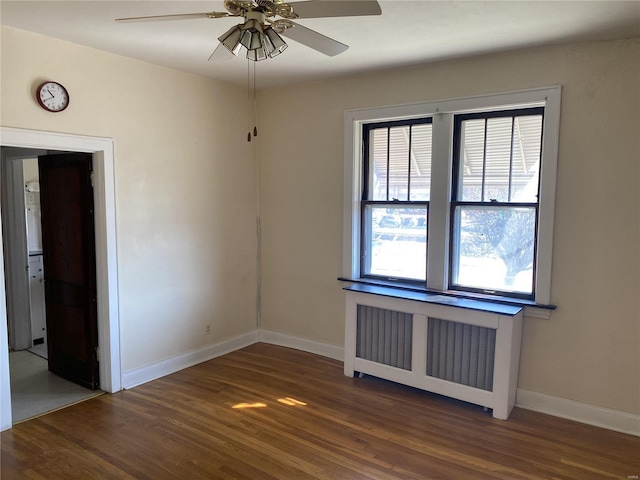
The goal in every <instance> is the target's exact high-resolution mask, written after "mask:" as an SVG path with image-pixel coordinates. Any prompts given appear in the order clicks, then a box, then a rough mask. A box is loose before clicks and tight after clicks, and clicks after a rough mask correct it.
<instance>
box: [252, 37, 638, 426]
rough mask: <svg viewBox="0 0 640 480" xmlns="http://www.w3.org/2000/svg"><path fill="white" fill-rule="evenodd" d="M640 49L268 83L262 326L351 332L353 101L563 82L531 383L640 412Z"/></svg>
mask: <svg viewBox="0 0 640 480" xmlns="http://www.w3.org/2000/svg"><path fill="white" fill-rule="evenodd" d="M639 59H640V42H639V40H638V39H633V40H623V41H613V42H602V43H590V44H575V45H567V46H559V47H546V48H535V49H529V50H523V51H514V52H509V53H503V54H495V55H487V56H482V57H474V58H467V59H460V60H454V61H447V62H441V63H435V64H431V65H425V66H420V67H414V68H407V69H403V70H391V71H381V72H377V73H371V74H367V75H362V76H353V77H348V78H342V79H337V80H333V81H325V82H318V83H310V84H305V85H297V86H289V87H286V88H273V89H269V90H267V91H263V92H261V95H260V98H259V104H258V108H259V123H260V126H261V141H260V178H261V185H260V187H261V198H260V202H261V212H262V215H261V218H262V313H261V319H262V327H263V328H265V329H267V330H271V331H277V332H282V333H288V334H292V335H296V336H299V337H303V338H306V339H311V340H315V341H319V342H325V343H330V344H334V345H341V344H342V343H343V337H344V320H343V317H344V295H343V292H342V291H341V286H342V285H341V284H340V283H339V282H337V281H336V278H337V277H339V276H340V274H341V271H342V243H341V241H342V211H343V206H342V199H343V197H342V192H343V113H344V111H345V110H347V109H353V108H365V107H375V106H382V105H393V104H403V103H414V102H419V101H431V100H438V99H449V98H456V97H464V96H472V95H481V94H489V93H497V92H509V91H516V90H523V89H528V88H534V87H543V86H550V85H557V84H561V85H562V87H563V88H562V112H561V126H560V150H559V160H558V183H557V202H556V216H555V234H554V264H553V270H552V295H551V297H552V302H553V303H555V304H557V305H558V309H557V311H555V312H553V313H552V314H551V318H550V319H548V320H542V319H537V318H527V319H525V328H524V343H523V349H522V359H521V363H520V365H521V368H520V378H519V387H520V388H521V389H525V390H528V391H533V392H538V393H542V394H547V395H552V396H555V397H560V398H564V399H570V400H575V401H578V402H583V403H586V404H590V405H595V406H601V407H607V408H610V409H614V410H619V411H624V412H630V413H634V414H638V413H640V349H638V347H637V345H638V342H639V340H640V320H639V318H640V314H639V312H640V310H639V307H640V304H639V300H638V298H639V296H638V292H639V291H640V257H639V250H640V249H639V248H638V246H639V245H640V235H639V225H640V217H639V215H638V209H639V206H640V199H639V180H640V172H639V162H640V160H639V159H640V143H639V142H638V132H639V131H640V88H639V85H640V60H639ZM276 126H277V131H276ZM283 131H284V132H287V135H286V141H285V145H286V148H282V145H281V139H282V135H281V134H280V132H283Z"/></svg>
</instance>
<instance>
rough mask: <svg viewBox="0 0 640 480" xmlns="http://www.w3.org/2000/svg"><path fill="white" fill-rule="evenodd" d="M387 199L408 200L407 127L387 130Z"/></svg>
mask: <svg viewBox="0 0 640 480" xmlns="http://www.w3.org/2000/svg"><path fill="white" fill-rule="evenodd" d="M389 144H390V146H389V198H388V200H401V201H403V200H408V199H409V198H408V192H407V188H408V186H409V127H408V126H404V127H394V128H390V129H389Z"/></svg>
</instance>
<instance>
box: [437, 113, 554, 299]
mask: <svg viewBox="0 0 640 480" xmlns="http://www.w3.org/2000/svg"><path fill="white" fill-rule="evenodd" d="M543 117H544V108H543V107H538V108H530V109H520V110H511V111H502V112H488V113H484V112H483V113H473V114H467V115H455V116H454V126H453V140H454V150H453V151H454V157H453V174H452V180H453V188H452V192H453V195H452V199H451V215H450V219H451V248H450V250H449V252H450V258H449V268H450V275H449V288H450V289H452V290H467V291H473V292H479V293H485V294H495V293H497V292H500V293H501V294H503V295H507V296H514V297H523V298H533V295H534V282H533V279H534V276H535V257H536V232H537V228H536V224H537V218H538V186H539V177H540V158H541V156H540V153H541V147H542V124H543Z"/></svg>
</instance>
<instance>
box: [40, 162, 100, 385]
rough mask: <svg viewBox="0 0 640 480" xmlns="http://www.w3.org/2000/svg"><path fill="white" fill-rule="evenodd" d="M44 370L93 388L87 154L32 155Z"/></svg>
mask: <svg viewBox="0 0 640 480" xmlns="http://www.w3.org/2000/svg"><path fill="white" fill-rule="evenodd" d="M38 167H39V172H40V202H41V213H42V253H43V260H44V279H45V304H46V307H45V308H46V316H47V348H48V353H49V370H51V371H52V372H54V373H55V374H57V375H60V376H61V377H64V378H66V379H68V380H71V381H73V382H75V383H78V384H80V385H83V386H85V387H88V388H91V389H96V388H98V386H99V376H98V361H97V354H96V349H97V346H98V325H97V310H96V255H95V230H94V219H93V188H92V186H91V170H92V164H91V155H89V154H84V153H69V154H57V155H44V156H41V157H38Z"/></svg>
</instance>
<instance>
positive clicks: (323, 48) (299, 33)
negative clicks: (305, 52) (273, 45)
mask: <svg viewBox="0 0 640 480" xmlns="http://www.w3.org/2000/svg"><path fill="white" fill-rule="evenodd" d="M290 23H291V24H292V25H293V27H291V28H287V29H286V30H285V31H284V32H282V33H281V34H280V35H283V36H285V37H287V38H290V39H292V40H295V41H296V42H300V43H302V44H303V45H306V46H307V47H309V48H313V49H314V50H317V51H318V52H321V53H324V54H325V55H328V56H330V57H334V56H336V55H338V54H340V53H342V52H345V51H346V50H347V49H348V48H349V45H345V44H344V43H340V42H338V41H337V40H334V39H333V38H329V37H327V36H325V35H322V34H321V33H318V32H316V31H315V30H311V29H310V28H307V27H303V26H302V25H300V24H299V23H295V22H290Z"/></svg>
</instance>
